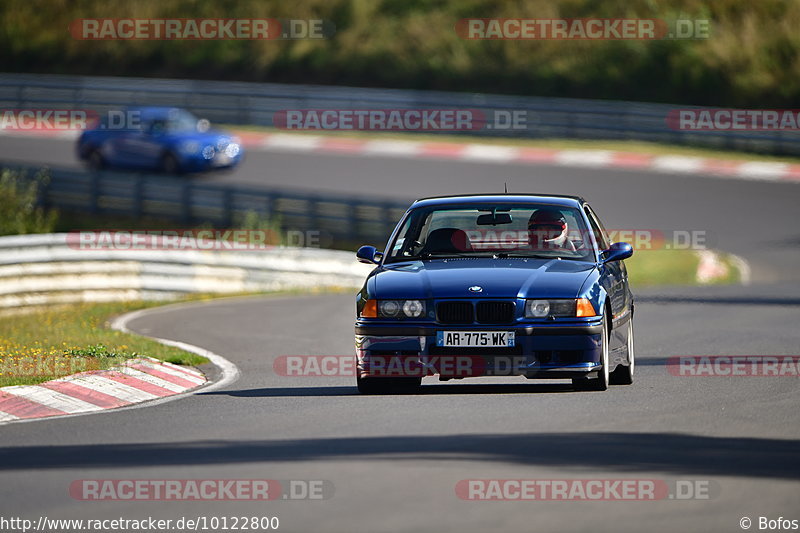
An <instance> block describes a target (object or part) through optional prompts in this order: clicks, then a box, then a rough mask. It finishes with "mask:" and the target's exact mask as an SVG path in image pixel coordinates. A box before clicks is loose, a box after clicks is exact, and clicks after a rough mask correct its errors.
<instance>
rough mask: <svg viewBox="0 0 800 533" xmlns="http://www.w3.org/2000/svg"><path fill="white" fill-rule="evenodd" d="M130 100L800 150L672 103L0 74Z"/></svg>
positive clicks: (215, 111) (51, 98) (248, 115)
mask: <svg viewBox="0 0 800 533" xmlns="http://www.w3.org/2000/svg"><path fill="white" fill-rule="evenodd" d="M129 105H165V106H179V107H184V108H187V109H189V110H191V111H193V112H194V113H196V114H198V115H200V116H203V117H205V118H208V119H210V120H212V121H214V122H221V123H227V124H251V125H260V126H273V125H274V124H273V117H274V115H275V113H276V112H278V111H284V110H288V109H375V108H380V109H454V108H469V109H481V110H486V111H487V112H495V111H497V110H506V111H512V110H520V111H525V112H526V116H527V118H528V121H527V123H528V127H527V128H524V129H498V128H492V129H486V128H484V129H480V130H478V131H471V132H461V134H464V135H469V134H470V133H480V135H490V136H505V137H509V136H517V137H532V138H575V139H610V140H626V139H634V140H638V141H652V142H661V143H672V144H684V145H693V146H707V147H717V148H726V149H735V150H745V151H754V152H764V153H773V154H798V153H800V134H798V133H794V132H791V131H785V132H689V131H679V130H673V129H670V128H669V127H668V126H667V123H666V117H667V114H668V113H669V111H671V110H674V109H676V108H678V107H683V108H691V107H692V106H675V105H664V104H651V103H641V102H618V101H607V100H579V99H568V98H539V97H523V96H506V95H494V94H469V93H448V92H436V91H411V90H395V89H367V88H355V87H327V86H313V85H282V84H271V83H247V82H222V81H198V80H170V79H150V78H114V77H80V76H57V75H32V74H8V73H3V74H0V108H6V109H18V108H31V107H33V108H41V107H44V108H57V109H87V108H88V109H93V110H97V111H100V112H103V111H107V110H110V109H118V108H120V107H124V106H129Z"/></svg>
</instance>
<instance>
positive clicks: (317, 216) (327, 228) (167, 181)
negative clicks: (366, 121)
mask: <svg viewBox="0 0 800 533" xmlns="http://www.w3.org/2000/svg"><path fill="white" fill-rule="evenodd" d="M0 168H8V169H12V170H19V171H21V172H22V173H24V174H25V175H26V176H27V177H28V178H32V177H34V176H35V175H36V174H37V172H39V171H40V170H41V168H42V167H38V166H20V165H19V164H16V163H7V164H6V163H3V162H2V161H0ZM47 174H48V175H49V179H48V180H44V182H43V183H42V185H41V187H40V193H39V194H40V198H39V203H40V204H41V205H43V206H45V207H56V208H58V209H63V210H67V211H80V212H85V213H90V214H103V215H122V216H126V217H133V218H135V219H141V218H143V217H152V218H156V219H161V220H173V221H175V222H176V223H178V224H184V225H193V224H201V223H210V224H212V225H214V226H217V227H231V226H233V225H235V224H236V222H237V220H241V219H242V218H243V217H244V216H245V215H247V214H248V213H257V214H258V215H260V216H262V217H264V218H269V219H271V220H274V221H277V222H278V223H279V224H280V226H281V228H282V229H283V230H296V231H314V232H319V233H318V234H315V236H316V237H318V239H319V241H320V242H319V243H318V244H320V245H322V246H325V247H329V246H330V245H331V244H332V243H334V242H335V243H337V244H343V245H351V246H352V245H358V244H364V243H371V244H375V245H383V244H384V243H385V242H386V240H387V239H388V236H389V234H390V233H391V231H392V230H393V229H394V226H395V225H396V224H397V221H398V220H400V217H401V216H402V215H403V213H405V211H406V209H408V207H409V205H410V203H411V202H410V201H409V202H397V201H391V200H385V199H378V198H369V197H358V196H353V195H335V194H329V193H324V194H323V193H320V194H313V193H308V192H298V191H291V190H285V189H277V188H275V189H273V188H247V187H241V186H238V185H224V184H208V183H202V182H197V181H192V179H191V178H188V177H186V178H176V177H171V176H166V175H159V174H140V173H120V172H111V171H103V172H90V171H85V170H75V169H68V168H58V167H49V168H48V169H47ZM181 227H186V226H181ZM300 244H302V243H300Z"/></svg>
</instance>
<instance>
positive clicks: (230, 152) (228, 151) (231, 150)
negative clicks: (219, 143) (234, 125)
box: [225, 143, 241, 157]
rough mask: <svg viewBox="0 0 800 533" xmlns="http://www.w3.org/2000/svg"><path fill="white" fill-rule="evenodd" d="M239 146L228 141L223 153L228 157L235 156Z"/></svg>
mask: <svg viewBox="0 0 800 533" xmlns="http://www.w3.org/2000/svg"><path fill="white" fill-rule="evenodd" d="M240 150H241V148H240V147H239V145H238V144H237V143H230V144H229V145H228V146H226V147H225V155H227V156H228V157H236V156H237V155H239V151H240Z"/></svg>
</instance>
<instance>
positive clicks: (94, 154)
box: [86, 149, 106, 170]
mask: <svg viewBox="0 0 800 533" xmlns="http://www.w3.org/2000/svg"><path fill="white" fill-rule="evenodd" d="M86 166H88V167H89V169H91V170H103V169H104V168H106V160H105V159H103V155H102V154H101V153H100V151H99V150H97V149H92V150H91V151H90V152H89V154H88V155H87V156H86Z"/></svg>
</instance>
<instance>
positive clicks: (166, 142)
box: [77, 107, 244, 174]
mask: <svg viewBox="0 0 800 533" xmlns="http://www.w3.org/2000/svg"><path fill="white" fill-rule="evenodd" d="M77 151H78V157H79V158H80V159H81V160H83V161H85V162H86V163H87V164H88V166H89V167H90V168H92V169H96V170H99V169H104V168H120V169H123V168H124V169H139V170H157V171H162V172H165V173H168V174H182V173H186V172H205V171H208V170H221V169H231V168H233V167H235V166H236V165H238V164H239V162H240V161H241V160H242V157H243V156H244V151H243V150H242V145H241V141H240V140H239V139H238V138H237V137H236V136H233V135H230V134H228V133H225V132H222V131H215V130H211V129H209V123H208V121H207V120H198V119H197V117H195V116H194V115H192V114H191V113H189V112H188V111H185V110H183V109H178V108H170V107H139V108H128V109H126V110H124V111H117V112H113V111H112V112H109V113H107V114H106V115H104V116H103V117H102V118H101V119H100V120H99V121H98V123H97V124H96V125H94V126H93V127H92V128H91V129H87V130H86V131H84V132H83V133H82V134H81V136H80V138H79V139H78V146H77Z"/></svg>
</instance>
